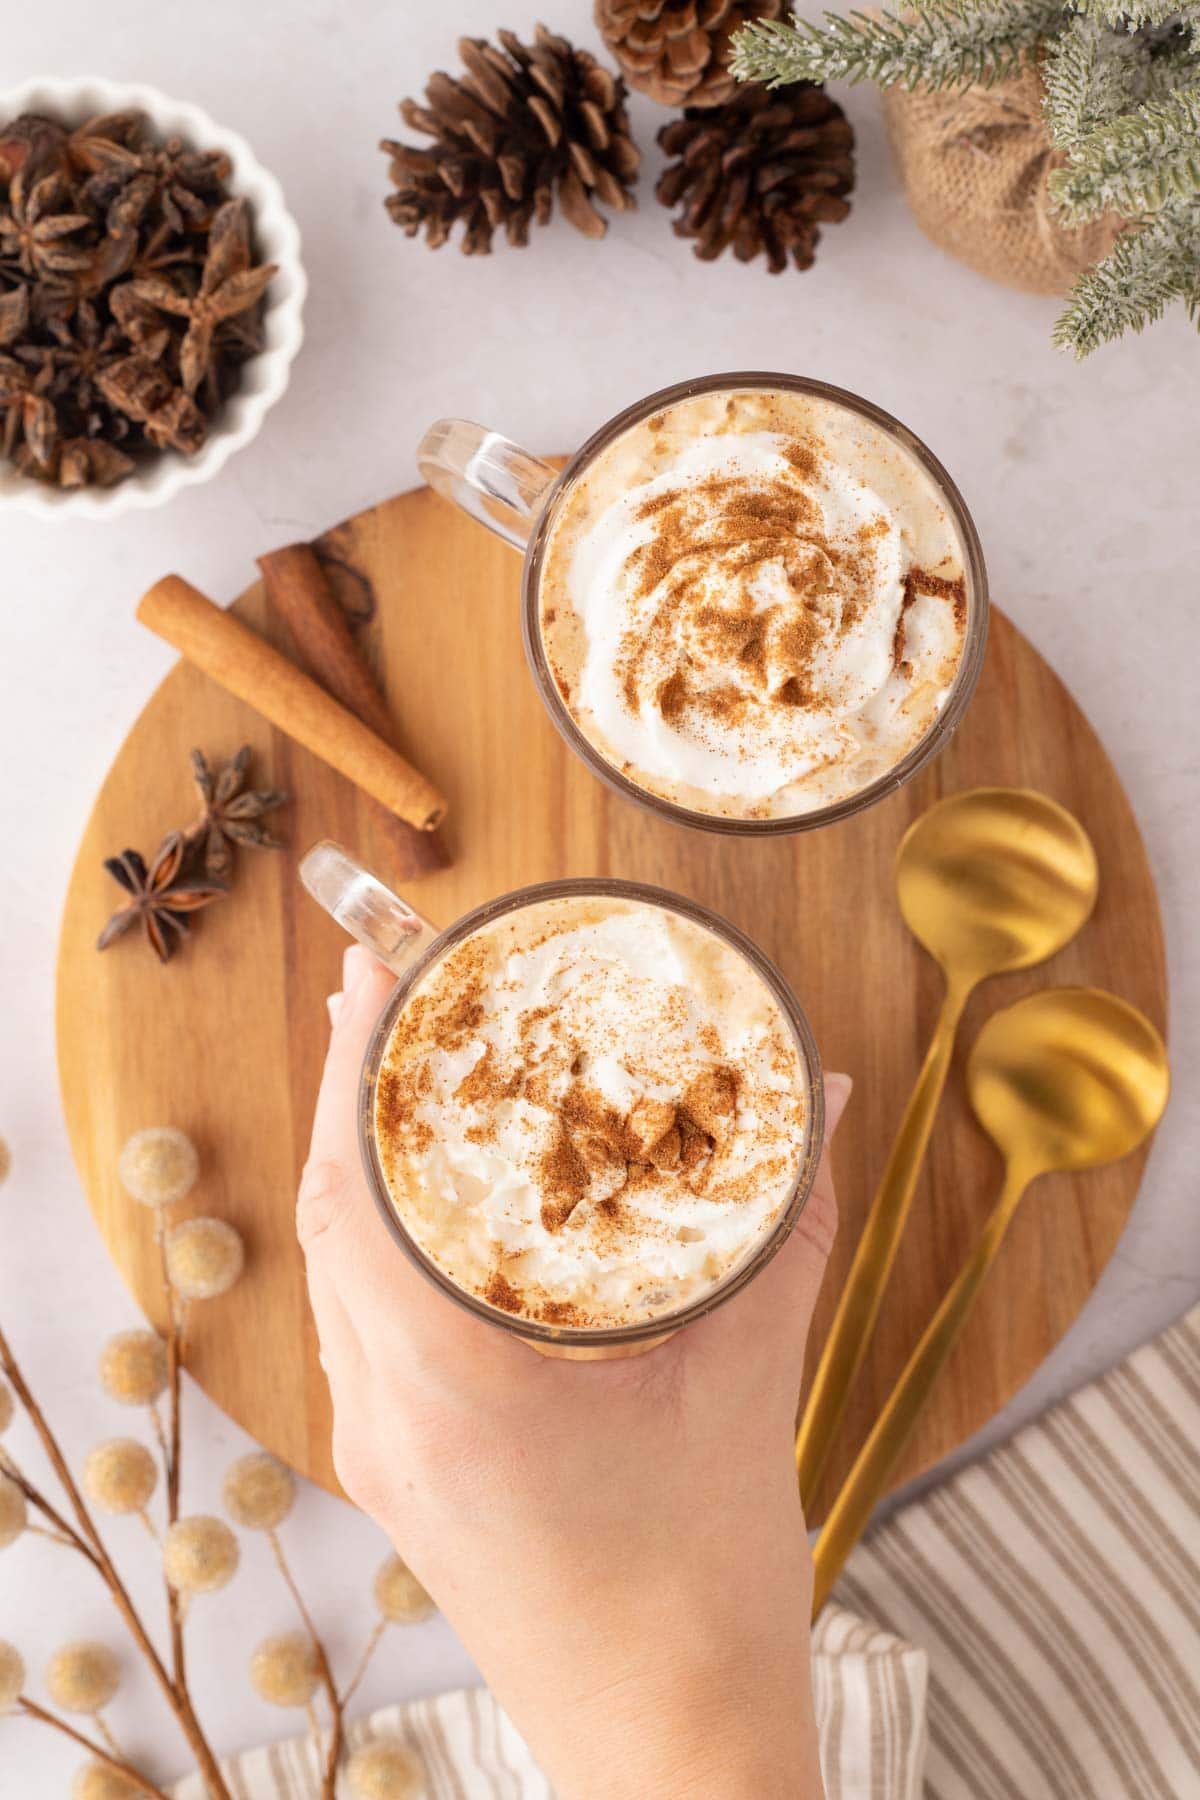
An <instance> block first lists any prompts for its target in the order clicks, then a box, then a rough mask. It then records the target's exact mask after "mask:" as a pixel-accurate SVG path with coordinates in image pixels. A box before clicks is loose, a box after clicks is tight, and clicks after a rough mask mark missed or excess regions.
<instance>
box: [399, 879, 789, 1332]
mask: <svg viewBox="0 0 1200 1800" xmlns="http://www.w3.org/2000/svg"><path fill="white" fill-rule="evenodd" d="M553 904H554V903H548V906H553ZM650 910H656V909H650ZM499 929H500V930H503V929H504V926H503V923H502V924H501V927H500V928H499ZM689 929H691V930H693V931H695V932H696V933H697V935H698V936H699V937H702V938H707V937H708V935H709V934H708V933H706V932H703V931H702V930H701V928H700V927H690V928H689ZM486 935H487V928H485V929H484V931H481V933H480V934H479V938H478V939H468V940H467V942H466V943H465V944H463V945H459V946H458V947H456V948H455V949H454V950H453V951H451V952H450V953H448V955H447V956H446V957H445V958H444V959H443V961H442V962H441V964H439V965H437V967H436V969H435V972H434V979H432V980H431V981H430V985H429V986H428V988H426V989H425V990H424V991H422V992H419V993H418V994H416V995H414V996H413V997H411V998H410V999H409V1001H408V1003H407V1004H406V1006H405V1007H404V1008H403V1009H402V1010H401V1013H400V1015H399V1017H398V1019H397V1021H396V1023H395V1025H394V1027H393V1031H392V1035H391V1038H390V1040H389V1043H388V1046H387V1050H386V1052H385V1056H384V1059H383V1065H382V1067H381V1070H380V1073H379V1076H378V1079H377V1082H376V1094H375V1126H376V1138H377V1142H378V1145H379V1149H380V1155H381V1160H382V1163H383V1167H384V1169H385V1171H386V1172H387V1175H388V1180H389V1185H390V1186H391V1187H392V1191H393V1196H394V1198H395V1200H396V1204H397V1209H398V1211H399V1212H400V1215H401V1217H402V1218H404V1219H405V1221H406V1223H408V1222H409V1215H408V1213H407V1211H406V1207H405V1205H404V1204H403V1203H402V1202H403V1198H404V1195H405V1194H406V1193H408V1194H411V1195H414V1196H415V1198H414V1204H415V1205H417V1209H418V1210H417V1215H416V1216H417V1218H418V1219H420V1218H422V1217H424V1216H425V1212H424V1205H425V1203H424V1201H423V1200H422V1198H421V1196H422V1194H424V1193H427V1192H428V1189H427V1187H426V1186H425V1177H424V1176H423V1175H422V1174H421V1173H419V1172H416V1167H417V1165H419V1163H420V1159H421V1157H422V1156H425V1155H432V1156H433V1157H434V1159H435V1160H434V1163H433V1168H434V1170H435V1179H437V1180H449V1179H456V1178H453V1177H451V1176H450V1175H449V1174H446V1175H443V1174H442V1173H441V1171H442V1170H443V1169H446V1170H449V1169H451V1168H453V1167H455V1166H457V1165H455V1164H453V1163H449V1164H447V1163H444V1161H443V1157H444V1155H445V1145H446V1141H447V1140H446V1134H447V1133H449V1134H450V1135H451V1137H452V1138H453V1137H457V1139H458V1141H459V1142H460V1143H462V1144H464V1145H472V1146H477V1147H478V1149H479V1151H480V1152H481V1153H482V1154H483V1155H484V1157H485V1158H486V1159H487V1160H486V1161H485V1162H484V1163H482V1164H480V1165H478V1166H479V1168H480V1171H481V1172H480V1174H479V1175H478V1176H475V1175H472V1176H470V1177H469V1178H467V1179H468V1186H467V1189H466V1190H463V1191H462V1192H461V1193H460V1195H459V1199H457V1200H456V1199H455V1198H453V1197H447V1198H446V1199H444V1200H442V1201H440V1202H439V1205H440V1207H441V1209H442V1210H441V1212H439V1211H438V1206H437V1205H435V1206H433V1207H432V1212H431V1214H430V1216H431V1217H432V1219H433V1223H434V1226H435V1228H437V1229H439V1230H440V1229H441V1227H442V1226H443V1225H444V1224H445V1223H447V1221H449V1223H450V1229H451V1231H452V1232H453V1229H454V1228H453V1209H454V1207H455V1206H456V1205H457V1204H459V1203H460V1201H463V1200H465V1199H466V1196H475V1191H476V1189H475V1185H472V1184H482V1185H483V1189H484V1191H481V1192H480V1193H479V1194H478V1197H477V1198H475V1197H471V1198H470V1199H469V1201H467V1203H469V1204H470V1205H472V1206H475V1205H483V1204H485V1191H486V1186H487V1185H488V1184H489V1181H490V1179H491V1178H490V1177H489V1176H488V1174H487V1173H486V1172H485V1171H487V1170H491V1169H494V1170H496V1171H497V1176H498V1177H500V1172H501V1171H502V1170H504V1169H506V1168H508V1167H510V1166H511V1162H512V1157H513V1156H514V1154H516V1152H515V1151H514V1149H513V1145H514V1143H515V1144H518V1145H524V1146H527V1150H525V1151H522V1152H521V1164H520V1167H521V1169H522V1170H523V1179H524V1180H526V1181H528V1182H530V1183H531V1185H532V1191H533V1194H534V1196H535V1197H536V1199H535V1204H536V1208H537V1210H536V1213H535V1215H534V1217H535V1218H536V1220H537V1223H538V1224H540V1228H541V1231H542V1232H543V1233H544V1234H545V1242H546V1244H547V1247H548V1246H549V1245H550V1243H552V1242H553V1243H556V1244H559V1245H561V1246H563V1251H562V1253H561V1254H560V1253H559V1252H555V1253H554V1256H553V1257H551V1259H550V1266H553V1267H554V1268H557V1269H562V1268H564V1267H568V1266H569V1264H570V1259H571V1257H572V1256H582V1257H583V1258H584V1260H585V1263H586V1264H587V1265H588V1266H591V1265H592V1264H593V1263H596V1264H597V1265H598V1266H599V1267H601V1268H602V1267H603V1265H604V1263H605V1260H606V1259H607V1258H608V1257H610V1256H612V1257H613V1258H615V1259H616V1262H617V1263H618V1265H619V1266H622V1267H624V1266H626V1265H627V1264H629V1263H630V1261H631V1260H632V1261H636V1260H637V1257H638V1255H639V1246H649V1245H651V1244H653V1243H657V1242H661V1241H663V1239H664V1238H665V1239H666V1240H667V1241H671V1240H674V1241H676V1242H677V1243H678V1244H681V1245H682V1244H689V1243H693V1242H703V1239H704V1236H705V1233H704V1231H703V1228H702V1227H701V1229H699V1230H697V1229H696V1228H695V1226H693V1225H692V1224H691V1222H690V1221H691V1220H692V1218H693V1217H694V1211H693V1210H691V1209H693V1208H694V1205H695V1203H696V1202H698V1201H699V1202H704V1203H705V1204H709V1203H711V1204H712V1205H713V1206H714V1207H719V1208H720V1209H722V1216H723V1217H728V1214H729V1211H730V1210H731V1209H740V1208H742V1207H744V1206H748V1205H752V1206H757V1205H758V1203H759V1202H760V1200H761V1195H762V1192H763V1189H762V1183H761V1179H760V1177H761V1174H762V1170H763V1168H764V1166H768V1167H769V1161H770V1159H769V1154H768V1153H769V1151H770V1147H771V1146H770V1141H769V1132H766V1131H765V1125H766V1119H765V1115H761V1104H760V1103H758V1104H759V1112H760V1115H761V1116H760V1128H759V1130H758V1132H757V1133H756V1136H757V1137H758V1138H759V1139H761V1140H762V1141H760V1142H757V1143H756V1146H755V1150H756V1154H755V1158H754V1160H753V1162H752V1163H751V1164H750V1165H749V1166H747V1159H746V1157H745V1155H744V1152H742V1151H740V1150H739V1151H738V1152H737V1153H736V1154H735V1153H734V1151H733V1143H734V1139H735V1137H736V1134H737V1132H738V1129H739V1122H740V1117H741V1109H742V1105H743V1087H744V1080H745V1078H744V1076H743V1074H742V1072H741V1070H739V1068H738V1067H737V1066H736V1065H735V1064H734V1063H733V1062H732V1061H730V1060H729V1059H728V1058H727V1057H726V1056H725V1054H724V1051H723V1046H722V1041H721V1034H720V1032H719V1031H718V1030H717V1028H716V1026H715V1025H714V1023H713V1022H712V1021H711V1020H709V1019H704V1020H703V1021H702V1022H701V1023H700V1024H699V1027H697V1022H696V1019H695V1018H694V1016H693V1012H692V1007H691V1003H690V1002H689V999H688V997H687V994H686V992H685V991H684V990H683V989H678V990H677V989H675V988H673V987H671V986H670V985H669V983H664V982H663V981H661V980H659V979H657V978H653V979H652V980H651V982H650V987H651V989H652V993H651V997H650V1002H649V1005H650V1010H649V1011H647V1012H645V1013H644V1014H643V1017H642V1019H641V1020H640V1021H636V1020H635V1019H634V1016H633V1012H634V1009H631V1010H630V1012H629V1013H628V1014H627V1013H626V1012H625V1011H624V1010H623V1009H621V1008H618V1009H617V1011H616V1013H614V1014H613V1023H612V1025H611V1026H606V1027H605V1030H606V1031H609V1030H611V1032H612V1034H613V1035H612V1037H611V1039H609V1038H606V1037H601V1038H597V1036H596V1027H595V1025H594V1024H592V1025H590V1026H589V1027H588V1028H587V1029H586V1030H583V1027H582V1026H581V1022H580V1018H578V1017H576V1016H575V1014H574V1012H573V1010H572V1006H571V1004H570V1003H569V1002H564V1003H563V1004H533V1005H527V1006H525V1007H523V1008H522V1007H520V1006H519V1005H518V1006H517V1007H515V1008H514V1009H513V1010H511V1011H510V1012H509V1013H508V1015H507V1018H508V1021H509V1023H508V1026H507V1027H506V1031H505V1034H504V1035H503V1037H502V1038H499V1039H498V1038H497V1037H495V1036H494V1035H489V1033H488V1025H489V1022H490V1021H492V1020H493V1019H494V1016H495V1009H496V1006H497V1004H498V1002H499V1001H501V1000H502V999H503V996H504V990H505V987H506V986H507V987H509V988H514V989H518V991H522V990H519V984H518V983H517V982H516V981H515V980H509V981H508V982H507V983H506V982H505V981H504V980H503V979H502V978H501V975H502V971H503V970H504V968H505V967H508V966H510V965H507V964H505V963H504V961H503V959H502V958H500V959H498V958H497V956H496V955H495V954H494V953H492V954H490V955H489V954H488V952H487V951H486V950H485V948H484V944H483V941H482V940H484V939H485V938H486ZM558 935H560V934H559V933H557V932H555V931H551V930H547V931H526V932H525V933H523V934H522V937H521V943H520V950H521V953H522V955H526V956H531V957H533V956H536V955H537V953H538V952H539V951H540V950H543V949H544V948H545V947H546V946H547V945H552V944H553V942H554V940H555V938H556V937H557V936H558ZM727 954H728V955H730V956H732V954H733V953H732V952H728V953H727ZM533 991H536V990H533ZM602 1016H604V1017H607V1016H608V1015H602ZM635 1023H637V1024H638V1027H639V1029H638V1031H637V1032H632V1031H627V1027H628V1026H630V1025H632V1024H635ZM581 1030H583V1035H580V1033H581ZM784 1048H786V1044H785V1045H784ZM613 1056H616V1057H619V1058H620V1060H621V1062H622V1066H623V1071H624V1072H623V1075H622V1077H621V1084H620V1091H628V1092H629V1093H630V1094H631V1095H632V1097H631V1098H630V1099H629V1100H628V1101H627V1102H624V1103H616V1102H614V1100H613V1099H612V1098H611V1097H610V1092H609V1091H606V1090H605V1089H604V1088H602V1087H601V1086H600V1085H598V1084H597V1081H596V1080H595V1079H593V1078H592V1077H591V1075H590V1070H591V1068H592V1065H593V1062H594V1060H595V1059H597V1058H599V1059H601V1061H604V1060H605V1059H606V1058H608V1057H613ZM450 1071H453V1073H452V1074H451V1073H450ZM784 1073H785V1078H790V1080H791V1082H792V1083H793V1084H794V1082H795V1075H796V1068H795V1060H794V1053H793V1060H792V1063H791V1065H790V1066H789V1067H788V1068H787V1070H786V1071H784ZM800 1104H801V1103H800V1101H799V1098H798V1096H797V1097H796V1098H795V1099H794V1100H793V1102H792V1114H791V1117H792V1118H794V1119H797V1120H798V1119H799V1118H801V1117H802V1110H801V1111H800V1112H797V1111H796V1109H797V1108H798V1107H800ZM435 1122H436V1128H435ZM775 1129H776V1133H777V1134H778V1126H776V1127H775ZM514 1134H515V1135H514ZM413 1159H416V1163H415V1164H414V1160H413ZM494 1159H498V1160H494ZM464 1166H467V1165H464ZM470 1166H475V1165H470ZM406 1168H414V1175H413V1176H412V1177H411V1180H412V1181H414V1182H415V1184H416V1185H415V1187H411V1186H410V1185H409V1179H410V1178H405V1177H403V1175H402V1173H401V1172H402V1171H403V1170H405V1169H406ZM393 1172H395V1178H393ZM503 1179H504V1178H502V1177H501V1182H502V1184H501V1186H500V1188H499V1189H498V1190H497V1192H496V1193H495V1194H493V1195H492V1197H491V1199H490V1200H487V1201H486V1204H488V1205H492V1206H495V1207H497V1208H498V1209H499V1210H498V1214H497V1221H498V1224H497V1232H496V1236H495V1239H494V1246H493V1254H492V1255H491V1256H490V1257H489V1266H487V1267H485V1268H484V1269H482V1270H481V1271H480V1273H479V1277H478V1282H477V1285H476V1284H475V1283H471V1284H470V1285H471V1286H472V1288H473V1291H476V1292H478V1293H480V1294H481V1295H482V1297H483V1298H484V1299H485V1300H487V1301H488V1302H489V1304H491V1305H493V1306H496V1307H498V1308H500V1309H501V1310H502V1311H505V1312H508V1313H512V1314H514V1315H519V1316H523V1317H528V1318H540V1319H543V1320H545V1321H546V1322H548V1323H551V1324H561V1325H564V1326H566V1325H575V1326H582V1325H587V1324H595V1323H599V1324H606V1323H610V1322H611V1319H610V1318H609V1317H606V1316H604V1315H593V1314H591V1313H589V1311H588V1307H587V1305H586V1303H584V1302H582V1301H581V1300H580V1299H577V1298H576V1297H575V1296H574V1295H573V1294H572V1293H571V1292H570V1291H568V1292H566V1293H563V1292H562V1291H561V1290H559V1291H555V1290H554V1289H553V1288H547V1287H545V1286H544V1285H543V1282H542V1278H541V1274H540V1273H539V1269H540V1268H544V1266H546V1265H545V1264H544V1262H543V1263H542V1264H539V1262H538V1260H537V1258H535V1259H534V1261H533V1262H530V1260H529V1245H528V1229H529V1226H528V1225H526V1224H524V1223H523V1224H522V1227H521V1230H520V1232H518V1233H517V1234H516V1235H515V1236H514V1235H513V1234H511V1233H510V1232H508V1231H506V1229H505V1227H504V1225H503V1218H504V1199H503V1196H504V1194H505V1193H506V1192H507V1191H508V1190H507V1189H506V1188H505V1187H504V1185H503ZM508 1179H516V1177H515V1175H514V1177H510V1178H508ZM512 1191H513V1192H514V1193H515V1192H517V1191H518V1190H517V1189H516V1188H514V1189H513V1190H512ZM681 1197H682V1198H685V1199H686V1200H687V1202H688V1209H689V1210H686V1211H685V1212H684V1214H683V1217H682V1218H680V1217H679V1214H678V1211H677V1210H676V1209H677V1207H678V1203H679V1200H680V1198H681ZM523 1204H524V1203H522V1205H523ZM447 1208H449V1209H450V1210H449V1213H447V1211H446V1209H447ZM520 1216H521V1218H522V1220H524V1219H525V1214H524V1212H522V1213H521V1215H520ZM751 1216H753V1217H754V1218H757V1216H758V1215H757V1212H754V1213H753V1214H752V1215H751ZM489 1229H491V1228H490V1227H489ZM750 1229H751V1230H756V1229H757V1226H752V1227H750ZM415 1235H416V1236H417V1237H418V1241H420V1242H422V1244H423V1247H425V1248H426V1249H427V1251H428V1252H429V1253H430V1254H431V1255H433V1257H434V1260H435V1261H438V1262H439V1263H440V1264H442V1266H445V1267H447V1268H448V1272H449V1273H450V1274H451V1275H452V1276H453V1278H454V1279H456V1280H458V1279H460V1277H459V1275H458V1273H457V1271H456V1268H455V1266H454V1262H453V1260H452V1258H451V1260H450V1261H449V1262H447V1260H446V1256H445V1253H444V1252H442V1250H441V1239H440V1238H438V1239H437V1240H436V1241H434V1242H430V1241H429V1240H427V1239H424V1238H422V1237H421V1234H420V1232H419V1231H417V1232H416V1233H415ZM735 1241H736V1239H735ZM563 1255H565V1256H566V1258H567V1262H566V1263H565V1264H564V1263H563V1260H562V1258H563Z"/></svg>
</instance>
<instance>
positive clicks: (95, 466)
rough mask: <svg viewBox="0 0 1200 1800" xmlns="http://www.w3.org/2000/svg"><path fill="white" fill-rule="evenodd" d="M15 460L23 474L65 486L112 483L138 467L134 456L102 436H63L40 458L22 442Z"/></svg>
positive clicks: (58, 485)
mask: <svg viewBox="0 0 1200 1800" xmlns="http://www.w3.org/2000/svg"><path fill="white" fill-rule="evenodd" d="M13 461H14V462H15V463H16V465H17V467H18V469H20V471H21V473H22V475H30V476H32V477H33V478H34V479H35V480H37V481H48V482H49V483H50V484H51V486H52V487H61V488H77V487H112V486H113V485H114V484H115V483H116V482H118V481H124V479H125V477H126V475H129V474H130V473H132V470H133V467H134V462H133V458H132V457H131V456H126V455H125V452H124V451H123V450H118V449H117V446H116V445H115V444H108V443H105V441H104V439H103V438H99V437H69V438H59V439H58V440H57V441H56V442H55V444H54V447H53V449H52V450H51V451H50V452H49V453H48V455H47V456H45V457H44V458H43V459H41V460H40V461H39V459H38V458H37V457H35V456H34V454H33V452H32V451H31V450H30V447H29V445H28V444H20V445H18V447H17V449H16V450H15V451H14V452H13Z"/></svg>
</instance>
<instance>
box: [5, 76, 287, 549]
mask: <svg viewBox="0 0 1200 1800" xmlns="http://www.w3.org/2000/svg"><path fill="white" fill-rule="evenodd" d="M131 106H136V107H138V108H140V109H141V111H142V112H144V113H145V114H146V115H147V117H148V118H149V120H150V122H151V124H152V125H153V127H154V130H155V132H156V134H157V135H158V136H160V137H163V138H168V137H181V138H183V139H184V141H185V142H186V143H187V144H188V145H189V147H190V148H192V149H195V150H223V151H224V152H225V154H226V155H227V156H228V157H229V160H230V162H231V163H232V165H233V172H232V174H231V175H230V177H229V182H228V187H229V191H230V193H231V194H233V195H235V196H237V197H239V198H241V197H244V198H245V199H247V200H248V201H249V202H250V205H251V208H252V209H253V213H254V243H255V249H256V250H257V252H258V254H259V255H260V256H261V258H262V260H263V261H264V262H273V263H276V264H277V265H278V273H277V274H276V275H275V276H274V277H273V278H272V280H271V285H270V287H269V288H268V289H267V295H266V307H265V310H264V312H263V335H264V343H263V348H262V350H261V351H260V352H259V353H258V354H257V355H256V356H253V357H251V358H250V360H249V361H248V362H245V363H243V364H242V365H241V368H240V369H239V371H238V386H237V388H236V390H235V392H233V393H232V394H230V396H229V398H228V399H227V400H226V401H225V403H224V405H223V406H222V407H221V409H220V411H219V412H218V413H217V414H216V416H215V418H214V419H213V421H212V425H211V429H210V431H209V435H208V438H207V439H206V441H205V443H204V445H203V447H202V448H201V449H200V450H199V451H197V453H196V455H195V456H181V455H180V454H179V452H178V451H174V450H163V451H160V452H158V453H157V454H155V455H153V456H148V457H147V458H146V460H145V463H144V464H142V463H140V462H139V465H138V467H137V469H135V471H134V472H133V474H132V475H128V476H126V478H125V480H124V481H120V482H118V483H117V484H116V485H115V486H114V487H109V488H102V487H84V488H57V487H51V486H49V485H48V484H45V483H43V482H40V481H35V480H32V479H31V478H30V477H29V476H27V475H22V474H20V472H19V471H18V470H17V469H15V468H14V467H13V466H12V464H11V463H8V462H6V461H0V507H16V508H20V509H21V510H22V511H24V512H32V513H38V514H40V515H41V516H42V517H44V518H54V519H68V518H71V519H114V518H116V517H117V516H118V515H119V514H121V513H127V512H132V511H134V510H135V509H136V508H141V507H146V506H161V505H162V504H163V502H164V501H166V500H169V499H170V498H171V497H172V495H173V494H177V493H178V492H179V490H180V488H184V487H192V486H194V485H195V484H196V483H197V482H199V481H209V480H211V478H212V477H213V476H214V475H215V474H216V473H217V471H218V470H219V469H221V468H223V467H224V465H225V463H226V462H227V461H228V460H229V458H230V457H231V456H232V455H233V453H234V451H235V450H240V449H241V448H242V446H243V444H248V443H249V442H250V440H251V438H252V437H253V436H254V435H255V433H256V432H257V431H258V428H259V426H260V425H261V424H262V422H263V419H264V417H265V416H266V413H267V410H268V408H269V407H271V406H273V405H274V404H275V402H276V400H278V398H279V396H280V395H281V394H282V393H283V391H284V389H285V388H286V387H287V384H288V378H289V376H290V374H291V365H292V358H293V357H294V356H295V354H296V352H297V350H299V348H300V345H301V342H302V341H303V338H304V326H303V322H302V319H301V312H302V309H303V305H304V295H305V291H306V289H307V286H308V283H307V281H306V279H305V275H304V270H303V268H302V266H301V263H300V231H299V228H298V227H297V225H296V221H295V220H294V219H293V217H292V215H291V213H290V212H289V211H288V209H287V206H286V204H285V202H284V198H283V189H282V188H281V187H280V185H279V183H278V181H276V179H275V177H274V176H273V175H271V174H269V173H268V171H267V170H266V169H264V168H263V166H262V164H261V163H260V162H259V161H258V160H257V158H256V157H255V155H254V153H253V151H252V150H251V148H250V146H249V144H248V143H247V142H246V140H245V138H243V137H240V136H239V135H238V133H237V132H236V131H226V130H225V129H224V128H223V127H222V126H220V125H216V124H214V122H213V121H212V119H210V118H209V116H208V114H207V113H205V112H202V111H201V110H200V108H199V107H198V106H185V105H184V104H182V103H181V102H180V101H178V100H169V99H168V98H167V96H166V95H165V94H160V93H159V92H158V90H157V89H156V88H151V87H143V86H142V85H141V83H139V82H123V81H96V80H92V79H90V78H87V77H80V78H79V79H77V80H73V81H27V82H25V83H24V84H23V85H22V86H21V87H16V88H10V89H9V90H8V92H7V93H3V94H0V125H2V124H7V123H8V122H9V121H10V120H11V119H15V118H17V117H18V116H19V115H20V114H21V113H28V112H33V113H44V114H45V115H46V116H47V117H48V118H52V119H58V120H61V121H62V123H63V124H66V125H72V126H74V125H82V124H83V122H84V121H85V120H86V119H91V118H95V117H97V116H98V115H99V114H102V113H110V112H121V111H123V110H124V109H125V108H126V107H131Z"/></svg>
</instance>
